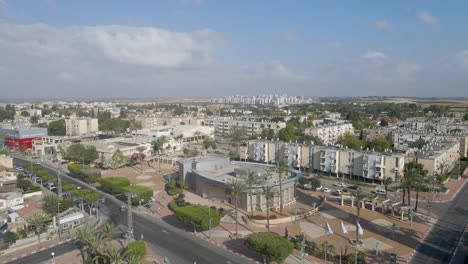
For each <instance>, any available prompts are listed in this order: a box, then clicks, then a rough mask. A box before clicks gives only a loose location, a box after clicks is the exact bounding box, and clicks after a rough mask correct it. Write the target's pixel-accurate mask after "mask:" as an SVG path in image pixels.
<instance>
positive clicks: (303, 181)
mask: <svg viewBox="0 0 468 264" xmlns="http://www.w3.org/2000/svg"><path fill="white" fill-rule="evenodd" d="M298 182H299V184H300V185H302V186H304V185H306V184H307V183H309V179H307V178H306V177H304V176H302V177H300V178H299V180H298Z"/></svg>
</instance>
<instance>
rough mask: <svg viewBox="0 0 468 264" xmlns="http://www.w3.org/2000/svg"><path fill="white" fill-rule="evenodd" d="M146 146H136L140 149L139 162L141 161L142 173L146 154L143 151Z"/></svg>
mask: <svg viewBox="0 0 468 264" xmlns="http://www.w3.org/2000/svg"><path fill="white" fill-rule="evenodd" d="M145 149H146V148H145V147H143V146H139V147H137V148H136V150H137V151H138V162H139V163H140V174H141V173H143V159H144V157H145V156H144V155H145V154H143V151H145Z"/></svg>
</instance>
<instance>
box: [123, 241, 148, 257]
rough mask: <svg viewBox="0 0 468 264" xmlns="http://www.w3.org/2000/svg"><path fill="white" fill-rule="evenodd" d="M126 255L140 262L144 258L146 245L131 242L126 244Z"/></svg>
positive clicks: (140, 242) (141, 242)
mask: <svg viewBox="0 0 468 264" xmlns="http://www.w3.org/2000/svg"><path fill="white" fill-rule="evenodd" d="M125 251H126V255H127V257H128V256H133V257H135V258H136V259H137V260H139V261H142V260H143V259H144V258H145V256H146V243H145V242H143V241H133V242H130V243H128V245H127V247H126V249H125Z"/></svg>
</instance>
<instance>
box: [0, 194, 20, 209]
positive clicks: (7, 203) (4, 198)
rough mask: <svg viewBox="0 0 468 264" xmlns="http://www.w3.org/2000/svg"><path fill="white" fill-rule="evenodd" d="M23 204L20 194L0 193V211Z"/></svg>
mask: <svg viewBox="0 0 468 264" xmlns="http://www.w3.org/2000/svg"><path fill="white" fill-rule="evenodd" d="M23 203H24V200H23V194H22V193H20V192H8V193H0V210H5V209H8V208H10V207H13V206H17V205H21V204H23Z"/></svg>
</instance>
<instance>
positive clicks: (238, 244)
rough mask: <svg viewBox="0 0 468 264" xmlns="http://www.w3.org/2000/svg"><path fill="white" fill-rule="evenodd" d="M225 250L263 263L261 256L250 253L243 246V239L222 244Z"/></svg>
mask: <svg viewBox="0 0 468 264" xmlns="http://www.w3.org/2000/svg"><path fill="white" fill-rule="evenodd" d="M222 244H223V245H224V246H225V247H226V248H227V249H229V250H230V251H232V252H234V253H238V254H240V255H243V256H245V257H247V258H250V259H253V260H255V261H258V262H260V263H263V256H261V255H259V254H257V253H255V252H253V251H251V250H250V249H248V248H247V247H246V246H245V245H244V239H232V240H227V241H224V242H223V243H222Z"/></svg>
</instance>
